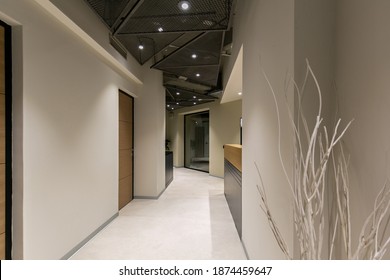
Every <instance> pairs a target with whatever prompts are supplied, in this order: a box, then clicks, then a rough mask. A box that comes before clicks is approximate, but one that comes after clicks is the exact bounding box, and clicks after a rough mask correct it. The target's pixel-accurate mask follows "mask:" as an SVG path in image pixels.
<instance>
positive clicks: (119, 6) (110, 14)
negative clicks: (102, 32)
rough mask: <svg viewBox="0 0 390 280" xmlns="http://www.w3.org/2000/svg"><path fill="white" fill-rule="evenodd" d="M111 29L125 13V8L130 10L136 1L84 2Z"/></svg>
mask: <svg viewBox="0 0 390 280" xmlns="http://www.w3.org/2000/svg"><path fill="white" fill-rule="evenodd" d="M85 1H87V3H88V4H89V5H90V6H91V7H92V8H93V9H94V10H95V11H96V13H97V14H98V15H99V16H100V17H101V19H103V21H104V22H105V23H106V24H107V25H108V26H109V27H110V28H111V27H113V25H114V23H115V22H116V21H117V20H118V19H119V17H120V16H121V15H122V12H125V10H126V7H129V8H132V7H133V6H134V5H135V4H136V3H137V0H85Z"/></svg>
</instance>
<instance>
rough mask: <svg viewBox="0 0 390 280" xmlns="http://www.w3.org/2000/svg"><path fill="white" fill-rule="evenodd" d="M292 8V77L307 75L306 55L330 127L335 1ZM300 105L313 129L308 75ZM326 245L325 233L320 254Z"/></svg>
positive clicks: (302, 0)
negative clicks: (317, 84) (318, 87)
mask: <svg viewBox="0 0 390 280" xmlns="http://www.w3.org/2000/svg"><path fill="white" fill-rule="evenodd" d="M294 10H295V11H294V79H295V81H296V82H297V84H298V85H299V86H302V84H303V81H304V77H305V75H306V59H307V60H308V61H309V63H310V66H311V67H312V69H313V71H314V73H315V75H316V78H317V80H318V83H319V85H320V88H321V94H322V112H321V113H322V117H323V124H325V125H326V126H327V127H328V128H331V127H333V122H334V117H335V113H336V108H335V106H334V78H335V77H334V57H335V56H334V52H335V48H334V45H335V20H336V1H335V0H296V1H295V8H294ZM294 102H295V108H298V105H299V102H298V98H295V99H294ZM301 106H302V109H303V112H304V114H305V116H306V118H307V121H308V124H309V128H310V129H311V130H312V129H313V126H314V123H315V120H316V117H317V114H318V108H319V98H318V91H317V88H316V85H315V83H314V80H313V79H311V78H310V79H309V80H308V82H307V84H306V89H305V91H304V92H303V95H302V105H301ZM303 133H304V132H302V134H303ZM302 136H303V135H302ZM301 139H305V137H302V138H301ZM303 145H304V146H306V147H307V145H308V143H307V142H303ZM328 190H329V188H328ZM327 195H329V193H327ZM326 205H328V204H327V203H326ZM324 213H325V216H326V217H327V214H328V209H325V211H324ZM325 231H326V232H325V236H328V227H325ZM294 246H298V247H294V256H295V257H296V258H299V254H298V253H299V244H298V242H295V243H294ZM327 248H328V238H327V237H326V238H324V247H323V255H322V257H324V258H327V257H328V250H327Z"/></svg>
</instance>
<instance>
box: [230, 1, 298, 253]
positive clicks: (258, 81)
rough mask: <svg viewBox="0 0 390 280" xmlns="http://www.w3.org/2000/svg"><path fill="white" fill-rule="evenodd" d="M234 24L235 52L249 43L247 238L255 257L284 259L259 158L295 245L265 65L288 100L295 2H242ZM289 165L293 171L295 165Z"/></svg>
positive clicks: (285, 143)
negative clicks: (263, 204)
mask: <svg viewBox="0 0 390 280" xmlns="http://www.w3.org/2000/svg"><path fill="white" fill-rule="evenodd" d="M234 24H235V26H234V32H235V33H234V41H233V50H232V56H233V57H236V56H237V54H238V52H239V50H240V48H241V45H243V97H242V98H243V100H242V111H243V166H242V168H243V177H242V184H243V185H242V190H243V194H242V200H243V203H242V204H243V209H242V222H243V224H242V241H243V243H244V245H245V248H246V250H247V252H248V255H249V258H250V259H283V254H282V253H281V251H280V249H279V247H278V245H277V243H276V242H275V240H274V237H273V235H272V232H271V230H270V229H269V226H268V222H267V218H266V217H265V215H264V214H263V213H262V211H261V210H260V208H259V199H260V198H259V194H258V191H257V188H256V185H257V184H259V178H258V175H257V172H256V169H255V165H254V162H256V163H257V164H258V165H259V168H260V171H261V173H262V175H263V179H264V183H265V188H266V191H267V195H268V199H269V202H270V205H271V210H272V211H273V213H274V217H275V219H276V220H277V222H278V225H279V227H280V230H281V232H282V234H283V235H284V237H285V239H286V242H287V244H288V245H289V247H290V248H292V247H293V246H292V244H293V223H292V207H291V206H290V205H291V201H290V200H289V197H288V196H287V195H286V193H288V191H289V190H288V186H287V181H286V178H285V177H284V175H283V171H282V167H281V164H280V161H279V156H278V121H277V114H276V109H275V104H274V100H273V97H272V95H271V93H270V90H269V88H268V86H267V83H266V81H265V79H264V77H263V76H262V74H261V67H262V68H263V69H264V71H265V72H266V73H267V75H268V76H269V79H270V81H271V83H272V85H273V86H274V87H275V90H276V92H277V93H278V97H277V98H278V102H279V103H280V104H284V92H283V89H284V78H285V74H286V71H288V70H289V69H293V67H294V2H293V1H284V0H278V1H265V0H264V1H262V0H261V1H258V0H251V1H239V2H237V11H236V16H235V23H234ZM232 61H234V59H232ZM260 61H261V63H260ZM231 68H232V67H231ZM290 95H291V92H290ZM281 125H282V127H281V129H282V131H283V135H282V136H281V150H282V154H283V157H284V159H285V161H286V162H287V163H290V162H291V156H292V145H291V144H292V141H291V140H290V139H291V136H292V131H291V130H290V129H289V126H288V116H287V113H286V112H284V111H282V115H281ZM287 170H288V172H289V173H291V171H292V170H291V166H290V164H287Z"/></svg>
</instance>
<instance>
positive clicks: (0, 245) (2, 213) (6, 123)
mask: <svg viewBox="0 0 390 280" xmlns="http://www.w3.org/2000/svg"><path fill="white" fill-rule="evenodd" d="M11 73H12V70H11V27H10V26H9V25H7V24H5V23H4V22H2V21H0V259H1V260H4V259H11V246H12V239H11V222H12V214H11V209H12V203H11V202H12V147H11V143H12V112H11V109H12V95H11V92H12V80H11Z"/></svg>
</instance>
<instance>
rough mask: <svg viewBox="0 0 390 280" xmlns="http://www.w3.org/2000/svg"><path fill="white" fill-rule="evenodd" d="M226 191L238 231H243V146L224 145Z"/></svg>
mask: <svg viewBox="0 0 390 280" xmlns="http://www.w3.org/2000/svg"><path fill="white" fill-rule="evenodd" d="M224 155H225V173H224V192H225V197H226V201H227V203H228V205H229V209H230V213H231V214H232V217H233V220H234V223H235V225H236V228H237V232H238V234H239V235H240V237H241V232H242V184H241V178H242V146H241V145H236V144H226V145H224Z"/></svg>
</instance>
